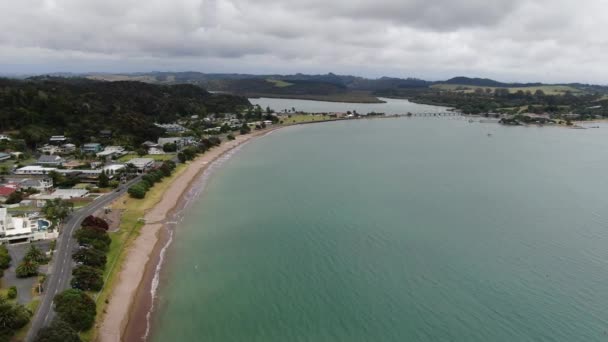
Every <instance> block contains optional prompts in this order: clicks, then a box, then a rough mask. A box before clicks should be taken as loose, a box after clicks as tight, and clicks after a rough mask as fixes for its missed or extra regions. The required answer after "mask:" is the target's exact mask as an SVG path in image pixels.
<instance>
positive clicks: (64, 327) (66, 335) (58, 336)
mask: <svg viewBox="0 0 608 342" xmlns="http://www.w3.org/2000/svg"><path fill="white" fill-rule="evenodd" d="M81 341H82V340H81V339H80V336H78V332H76V331H75V330H74V329H72V327H71V326H70V325H69V324H68V323H66V322H64V321H62V320H61V319H57V318H55V319H54V320H53V322H51V325H49V326H48V327H44V328H42V329H40V331H39V332H38V336H36V339H35V340H34V342H81Z"/></svg>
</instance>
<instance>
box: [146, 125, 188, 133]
mask: <svg viewBox="0 0 608 342" xmlns="http://www.w3.org/2000/svg"><path fill="white" fill-rule="evenodd" d="M154 125H155V126H156V127H160V128H163V129H164V130H165V131H166V132H167V133H183V132H185V131H186V128H185V127H184V126H182V125H180V124H175V123H172V124H154Z"/></svg>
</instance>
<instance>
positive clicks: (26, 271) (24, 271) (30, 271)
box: [15, 259, 38, 278]
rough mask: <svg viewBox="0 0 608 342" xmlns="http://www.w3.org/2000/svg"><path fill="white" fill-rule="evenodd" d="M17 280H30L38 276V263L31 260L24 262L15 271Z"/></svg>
mask: <svg viewBox="0 0 608 342" xmlns="http://www.w3.org/2000/svg"><path fill="white" fill-rule="evenodd" d="M15 274H16V275H17V278H29V277H33V276H37V275H38V263H37V262H35V261H30V260H25V259H24V260H23V261H22V262H21V263H20V264H19V265H18V266H17V268H16V269H15Z"/></svg>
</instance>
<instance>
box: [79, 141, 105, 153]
mask: <svg viewBox="0 0 608 342" xmlns="http://www.w3.org/2000/svg"><path fill="white" fill-rule="evenodd" d="M81 150H82V152H84V153H97V152H100V151H101V150H102V146H101V144H98V143H88V144H84V145H82V148H81Z"/></svg>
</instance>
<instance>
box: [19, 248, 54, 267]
mask: <svg viewBox="0 0 608 342" xmlns="http://www.w3.org/2000/svg"><path fill="white" fill-rule="evenodd" d="M23 260H27V261H33V262H36V263H38V264H44V263H46V262H47V261H48V260H47V257H46V256H45V255H44V253H42V251H41V250H40V249H38V248H36V246H34V245H30V248H28V250H27V252H26V253H25V256H24V257H23Z"/></svg>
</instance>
